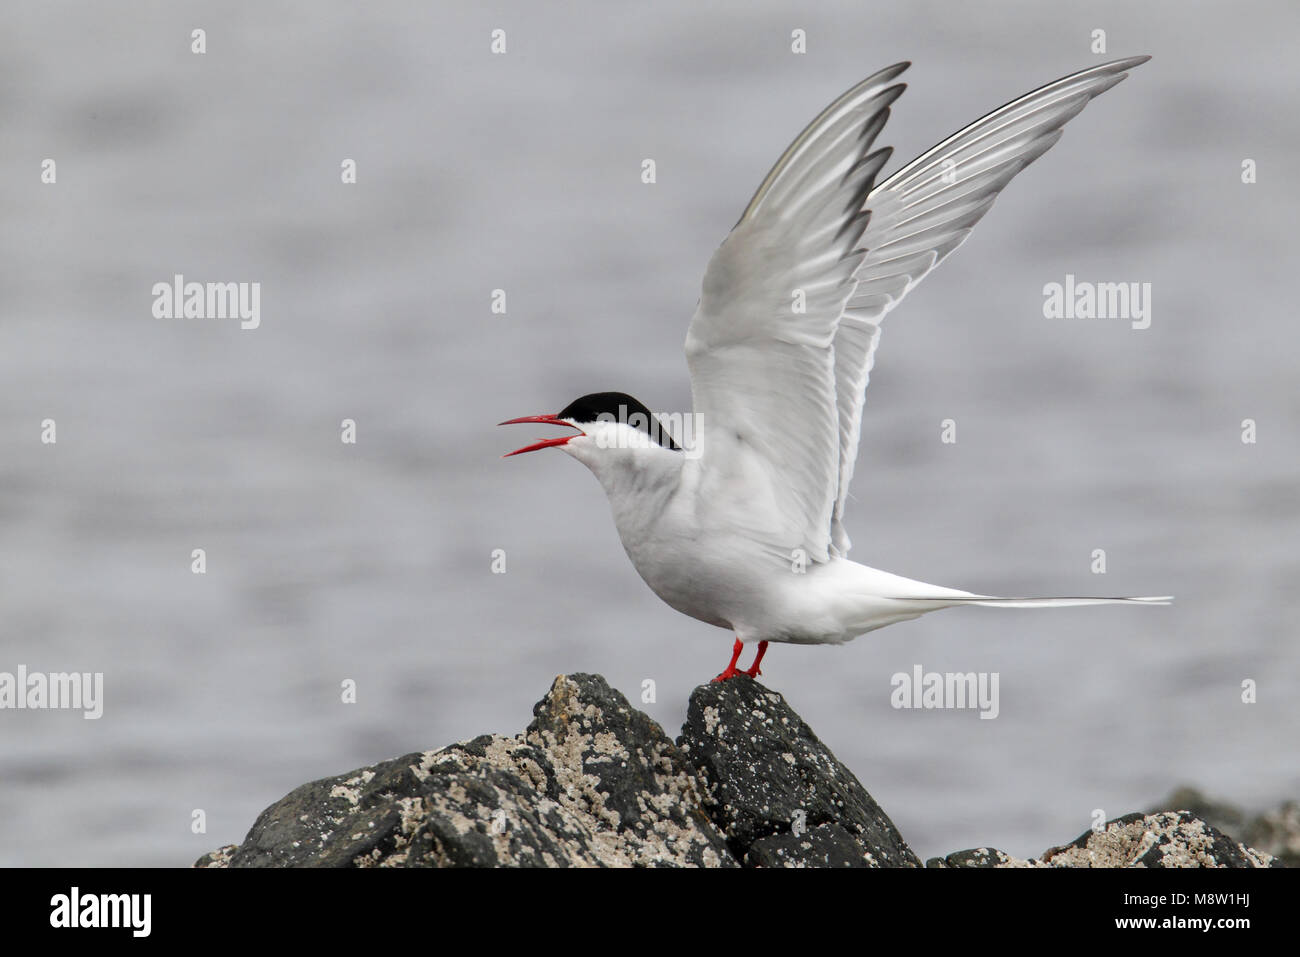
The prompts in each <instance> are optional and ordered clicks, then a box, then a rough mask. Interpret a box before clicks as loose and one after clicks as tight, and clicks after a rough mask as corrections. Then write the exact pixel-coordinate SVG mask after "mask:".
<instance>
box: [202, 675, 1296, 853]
mask: <svg viewBox="0 0 1300 957" xmlns="http://www.w3.org/2000/svg"><path fill="white" fill-rule="evenodd" d="M1183 796H1184V797H1185V798H1187V799H1188V800H1187V801H1186V803H1187V804H1189V805H1196V806H1197V807H1200V808H1204V809H1205V813H1213V814H1216V815H1219V816H1221V817H1224V819H1229V818H1228V815H1227V814H1226V811H1225V807H1226V806H1211V805H1210V804H1209V803H1208V802H1206V801H1205V800H1204V799H1203V798H1202V797H1201V796H1199V795H1196V794H1195V793H1194V792H1191V793H1188V794H1185V795H1183ZM1227 810H1231V809H1227ZM1235 820H1236V825H1234V826H1237V825H1240V826H1241V827H1243V828H1245V829H1246V830H1247V831H1250V829H1251V828H1254V831H1251V833H1256V834H1258V835H1259V836H1260V840H1261V841H1262V842H1268V843H1267V846H1269V847H1280V848H1290V849H1291V850H1290V853H1293V854H1294V853H1295V851H1296V849H1297V848H1298V847H1300V836H1298V835H1300V810H1297V807H1296V805H1295V804H1289V805H1284V806H1283V808H1282V809H1281V811H1279V812H1278V813H1277V814H1275V815H1273V816H1271V817H1261V818H1257V819H1255V820H1254V821H1245V823H1242V822H1243V821H1244V820H1245V819H1244V818H1240V819H1235ZM1270 865H1275V862H1274V859H1273V858H1272V857H1270V856H1269V855H1268V854H1266V853H1261V852H1260V851H1257V850H1252V848H1251V847H1248V846H1246V845H1245V844H1241V843H1238V842H1237V841H1236V840H1234V839H1233V838H1230V837H1228V836H1227V834H1225V833H1223V832H1222V831H1220V830H1218V829H1217V828H1216V827H1215V826H1213V825H1212V824H1211V823H1209V822H1207V821H1206V820H1205V819H1203V817H1202V816H1200V815H1198V814H1195V813H1193V812H1192V811H1188V810H1180V811H1162V812H1158V813H1153V814H1148V815H1145V816H1144V815H1141V814H1130V815H1128V816H1126V817H1121V818H1117V819H1116V820H1114V821H1111V822H1109V823H1108V824H1107V825H1106V827H1105V829H1104V830H1103V831H1102V832H1100V833H1093V832H1092V831H1088V832H1087V833H1085V834H1082V835H1080V837H1079V838H1078V839H1076V840H1075V841H1073V842H1072V843H1070V844H1067V845H1064V846H1062V847H1054V848H1051V849H1050V850H1048V851H1047V852H1045V853H1044V854H1043V855H1042V857H1041V858H1037V859H1030V860H1021V859H1018V858H1014V857H1011V856H1010V855H1008V854H1005V853H1003V852H1002V851H999V850H996V849H994V848H984V847H981V848H976V849H973V850H968V851H959V852H957V853H955V854H949V855H948V856H947V857H943V858H932V859H931V860H930V861H928V862H927V865H926V866H928V867H1267V866H1270ZM195 866H196V867H205V868H219V867H628V866H634V867H740V866H744V867H919V866H920V861H919V860H918V859H917V857H916V855H915V854H913V853H912V850H911V849H910V848H909V847H908V846H907V844H906V842H904V840H903V838H902V836H901V835H900V834H899V833H898V829H897V828H895V827H894V825H893V823H892V822H891V821H890V820H889V818H888V817H886V816H885V813H884V812H883V811H882V810H881V809H880V806H879V805H877V804H876V802H875V801H874V800H873V799H872V797H871V795H870V794H868V793H867V791H866V789H865V788H864V787H863V786H862V784H861V783H860V782H859V781H858V779H857V778H856V777H854V775H853V774H852V773H851V772H850V771H849V770H848V768H846V767H844V765H842V764H841V763H840V762H839V761H838V760H836V758H835V755H833V754H832V753H831V752H830V751H829V750H827V748H826V746H825V745H823V744H822V743H821V742H820V741H819V740H818V739H817V736H816V735H815V734H813V732H812V729H810V728H809V727H808V725H806V724H805V723H804V721H803V719H802V718H800V717H799V715H798V714H796V713H795V712H794V711H793V710H792V709H791V708H790V706H789V705H788V704H787V703H786V701H785V699H784V698H782V697H781V695H779V694H777V693H776V692H774V691H771V690H769V689H767V688H765V687H763V686H762V685H761V684H759V683H758V682H756V681H754V680H753V679H751V678H748V677H738V678H734V679H732V680H730V681H727V682H724V683H721V684H708V685H704V686H702V687H699V688H696V689H695V692H694V693H693V694H692V695H691V700H690V705H689V707H688V710H687V716H686V723H685V725H684V726H683V728H682V734H681V737H680V738H678V740H677V742H676V743H674V742H673V741H672V740H670V739H669V738H668V736H667V735H666V734H664V731H663V729H662V728H660V727H659V725H658V724H656V723H655V722H654V721H652V720H651V719H650V718H649V717H647V716H646V715H644V714H642V713H641V712H639V711H637V710H635V709H634V708H632V707H631V705H629V704H628V702H627V699H626V698H624V697H623V696H622V695H621V694H619V693H618V692H617V691H614V690H613V689H611V688H610V687H609V685H608V684H606V683H605V679H603V678H601V677H600V676H598V675H588V674H573V675H560V676H559V677H558V678H556V679H555V682H554V684H553V685H552V686H551V689H550V691H549V692H548V693H547V695H546V697H545V698H543V699H542V700H541V701H539V702H538V703H537V704H536V706H534V708H533V721H532V723H531V724H529V725H528V727H527V728H526V729H524V731H523V732H522V733H520V734H518V735H515V736H514V737H505V736H502V735H494V734H485V735H481V736H479V737H477V738H474V739H472V740H470V741H462V742H460V743H458V744H453V745H450V746H448V747H445V748H442V749H441V750H438V751H424V752H417V753H413V754H407V755H404V756H403V757H400V758H394V759H393V760H390V761H383V762H381V763H379V764H375V765H372V766H370V767H365V768H358V769H357V770H355V771H350V772H348V773H347V774H340V775H338V776H336V777H332V778H323V779H321V780H319V781H313V782H311V783H309V784H304V785H303V786H302V787H299V788H297V789H296V790H294V791H291V792H290V793H289V794H288V795H286V796H285V797H284V798H282V799H281V800H280V801H278V802H276V803H275V804H273V805H272V806H271V807H269V808H267V809H266V810H265V811H263V812H262V813H261V814H260V815H259V816H258V818H257V820H256V822H254V824H253V827H252V829H251V830H250V831H249V832H248V836H247V837H246V838H245V839H244V842H243V843H242V844H240V845H238V846H235V845H227V846H225V847H222V848H219V849H217V850H215V851H212V852H211V853H209V854H205V855H203V857H201V858H199V860H198V861H197V862H195Z"/></svg>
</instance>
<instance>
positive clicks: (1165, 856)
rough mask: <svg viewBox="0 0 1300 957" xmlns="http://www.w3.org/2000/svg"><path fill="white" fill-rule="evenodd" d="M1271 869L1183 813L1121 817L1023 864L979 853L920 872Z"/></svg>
mask: <svg viewBox="0 0 1300 957" xmlns="http://www.w3.org/2000/svg"><path fill="white" fill-rule="evenodd" d="M1276 866H1280V864H1279V862H1277V861H1276V860H1275V859H1274V858H1272V857H1271V856H1269V855H1268V854H1262V853H1260V852H1259V851H1256V850H1253V849H1252V848H1249V847H1247V846H1245V845H1244V844H1239V843H1237V842H1236V841H1234V840H1233V839H1232V838H1230V837H1228V836H1227V835H1226V834H1224V833H1223V832H1222V831H1219V830H1217V829H1216V828H1214V827H1211V826H1210V825H1209V824H1206V823H1205V822H1204V821H1202V820H1201V819H1200V818H1198V817H1196V816H1195V815H1194V814H1192V813H1191V812H1189V811H1161V812H1159V813H1157V814H1126V815H1124V816H1123V817H1119V818H1116V819H1115V820H1113V821H1108V822H1107V823H1106V826H1105V827H1104V828H1103V829H1101V830H1100V831H1091V830H1089V831H1085V832H1084V833H1083V834H1080V835H1079V836H1078V837H1077V838H1075V839H1074V840H1073V841H1071V842H1070V843H1069V844H1064V845H1062V846H1060V847H1053V848H1049V849H1048V850H1047V851H1045V852H1044V853H1043V856H1042V857H1039V858H1030V859H1029V860H1023V859H1021V858H1017V857H1012V856H1011V855H1010V854H1006V853H1004V852H1002V851H999V850H997V849H996V848H988V847H980V848H975V849H973V850H969V851H958V852H956V853H954V854H949V855H948V856H947V857H942V858H938V857H936V858H931V859H930V860H928V861H926V867H1276Z"/></svg>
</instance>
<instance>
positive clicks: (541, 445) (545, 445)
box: [497, 415, 587, 459]
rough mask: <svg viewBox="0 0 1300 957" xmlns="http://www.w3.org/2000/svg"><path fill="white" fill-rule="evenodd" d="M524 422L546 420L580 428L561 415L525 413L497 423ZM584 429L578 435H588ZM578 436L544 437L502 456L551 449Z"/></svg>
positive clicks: (516, 423)
mask: <svg viewBox="0 0 1300 957" xmlns="http://www.w3.org/2000/svg"><path fill="white" fill-rule="evenodd" d="M524 422H545V423H546V424H548V425H567V426H568V427H569V428H571V429H578V427H577V426H576V425H574V424H573V423H572V422H566V421H565V420H564V419H561V418H560V417H559V416H555V415H525V416H523V417H521V418H518V419H506V421H504V422H498V423H497V425H520V424H521V423H524ZM586 434H587V433H586V432H583V431H582V429H578V435H586ZM574 438H577V436H575V435H562V436H560V437H559V438H555V439H542V440H541V441H540V442H534V443H533V444H532V445H525V446H524V447H523V448H522V449H515V450H514V451H513V452H507V453H506V454H505V455H503V456H501V457H502V458H503V459H508V458H510V456H512V455H520V454H522V453H524V452H536V451H537V450H538V449H549V448H552V447H554V446H557V445H564V443H566V442H568V441H569V440H570V439H574Z"/></svg>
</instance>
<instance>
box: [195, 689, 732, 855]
mask: <svg viewBox="0 0 1300 957" xmlns="http://www.w3.org/2000/svg"><path fill="white" fill-rule="evenodd" d="M534 714H535V715H536V719H535V720H534V721H533V723H532V724H531V725H529V727H528V729H527V730H526V731H525V732H524V733H523V734H521V735H519V736H517V737H513V738H506V737H502V736H500V735H483V736H481V737H478V738H474V739H473V740H472V741H466V742H462V743H460V744H454V745H451V746H450V747H447V748H443V749H442V750H440V751H426V752H423V753H415V754H408V755H406V756H404V757H401V758H397V759H395V760H392V761H385V762H383V763H381V764H377V765H375V766H373V767H369V768H362V769H360V770H357V771H352V772H350V773H348V774H342V775H339V776H337V777H333V778H326V779H324V780H321V781H314V782H312V783H310V784H306V785H303V786H302V787H300V788H298V789H297V790H295V791H293V792H291V793H290V794H289V795H288V796H286V797H285V798H283V799H282V800H281V801H279V802H278V803H276V804H275V805H273V806H271V807H270V808H268V809H267V810H265V811H264V812H262V814H261V815H260V816H259V817H258V819H257V821H256V823H254V825H253V828H252V830H251V831H249V833H248V837H247V838H246V839H245V840H244V843H243V844H242V845H240V847H239V848H238V849H237V850H235V851H234V852H233V853H230V854H228V855H227V857H228V864H229V866H230V867H267V866H290V867H294V866H298V867H349V866H355V867H370V866H374V867H441V866H451V867H502V866H508V867H563V866H631V865H648V866H662V865H666V866H672V865H701V866H712V867H718V866H733V867H734V866H736V864H737V862H736V860H735V858H734V857H733V856H732V855H731V853H730V852H729V851H728V849H727V846H726V843H725V842H724V841H723V839H722V837H721V835H719V834H718V833H717V831H716V829H715V828H714V827H713V825H712V824H711V822H710V821H709V819H708V818H707V817H706V816H705V815H704V813H703V812H702V811H701V809H700V794H699V793H698V785H697V782H696V779H695V776H694V774H693V773H692V771H691V769H690V767H689V765H686V764H685V763H684V762H683V761H682V760H681V755H680V754H679V753H678V751H677V748H676V746H675V745H674V744H673V743H672V741H671V740H670V739H669V738H668V737H667V735H665V734H664V732H663V730H662V729H661V728H660V727H659V726H658V725H657V724H655V723H654V722H653V721H652V720H650V719H649V718H648V717H646V716H645V715H643V714H641V713H640V712H637V711H634V710H633V709H632V708H631V707H630V706H629V705H628V703H627V700H626V699H625V698H624V697H623V696H622V695H621V694H619V693H618V692H616V691H613V690H612V689H611V688H610V687H609V685H607V684H606V683H605V681H604V679H603V678H600V677H598V676H595V675H582V674H575V675H568V676H565V675H561V676H560V677H558V678H556V680H555V683H554V685H553V686H552V687H551V691H550V693H549V694H548V695H547V696H546V698H544V699H543V700H542V701H541V702H539V703H538V704H537V706H536V707H535V709H534ZM223 863H225V861H222V860H217V859H214V855H207V857H206V858H205V859H204V860H202V861H200V864H205V865H206V866H222V864H223Z"/></svg>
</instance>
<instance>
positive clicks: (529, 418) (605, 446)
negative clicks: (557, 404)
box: [500, 392, 680, 467]
mask: <svg viewBox="0 0 1300 957" xmlns="http://www.w3.org/2000/svg"><path fill="white" fill-rule="evenodd" d="M524 422H538V423H543V424H546V425H560V426H566V427H568V428H570V429H576V430H577V431H576V434H568V435H558V436H555V437H553V438H549V439H541V440H539V441H537V442H534V443H533V444H532V445H525V446H524V447H523V448H522V449H515V450H514V451H513V452H507V453H506V455H504V456H502V457H503V458H508V457H510V456H511V455H519V454H521V453H523V452H536V451H537V450H538V449H549V448H560V449H563V450H564V451H566V452H568V453H569V454H570V455H572V456H573V457H574V458H576V459H578V460H579V461H581V462H583V463H585V464H586V465H588V466H589V467H594V466H595V463H597V462H600V461H604V460H608V459H613V458H615V457H616V456H615V453H617V452H619V451H625V450H635V449H643V450H644V449H650V450H664V449H668V450H671V451H680V449H679V448H678V445H677V443H676V442H674V441H673V437H672V436H671V435H669V434H668V431H667V430H666V429H664V428H663V426H662V425H661V424H660V422H659V420H658V419H657V418H656V417H655V416H654V414H653V413H652V412H651V411H650V410H649V409H648V408H646V407H645V406H644V405H643V404H642V403H640V402H638V401H637V400H636V399H634V398H632V396H630V395H627V394H626V393H623V392H593V393H592V394H590V395H584V396H583V397H582V398H580V399H574V400H573V401H572V402H570V403H569V404H568V405H567V406H565V407H564V408H563V409H561V410H560V411H559V412H557V413H556V414H555V415H525V416H522V417H520V418H518V419H508V420H507V421H505V422H502V423H500V424H501V425H519V424H521V423H524ZM617 457H619V458H622V457H623V456H617Z"/></svg>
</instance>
